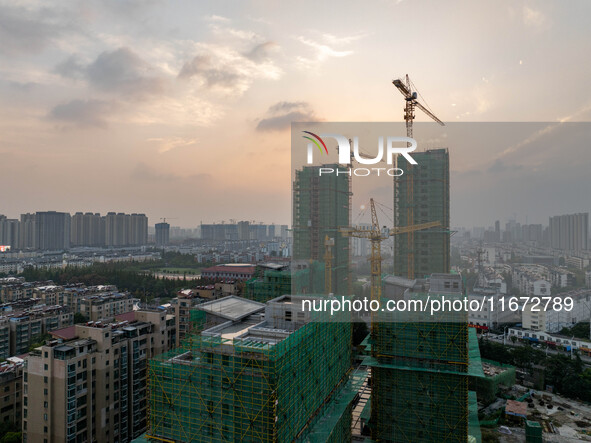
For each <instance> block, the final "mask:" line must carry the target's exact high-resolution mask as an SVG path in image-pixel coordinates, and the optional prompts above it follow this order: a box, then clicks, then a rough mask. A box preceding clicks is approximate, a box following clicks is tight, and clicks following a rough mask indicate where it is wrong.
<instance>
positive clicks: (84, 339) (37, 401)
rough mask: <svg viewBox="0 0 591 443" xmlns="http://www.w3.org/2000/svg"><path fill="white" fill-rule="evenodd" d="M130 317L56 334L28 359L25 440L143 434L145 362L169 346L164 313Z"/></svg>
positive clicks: (117, 438)
mask: <svg viewBox="0 0 591 443" xmlns="http://www.w3.org/2000/svg"><path fill="white" fill-rule="evenodd" d="M128 314H129V315H133V319H132V320H131V321H128V320H124V321H119V322H116V323H101V322H96V323H89V324H87V325H74V326H72V327H69V328H66V329H62V330H59V331H55V332H54V334H53V335H54V336H55V337H56V340H53V341H51V342H48V343H47V344H46V345H44V346H41V347H39V348H37V349H36V350H35V351H34V352H32V353H31V354H30V355H29V356H28V357H27V366H26V369H25V375H24V399H23V402H24V406H23V415H22V417H23V425H22V429H23V442H58V441H59V442H68V443H73V442H87V441H88V442H112V443H115V442H127V441H130V440H132V439H134V438H137V437H138V436H140V435H141V434H142V433H144V432H145V430H146V417H147V400H146V396H147V392H146V386H147V384H146V376H147V371H146V368H147V361H148V359H149V358H152V357H153V356H155V355H157V354H158V353H161V352H165V351H168V349H169V344H170V342H169V341H167V338H166V337H167V336H168V329H167V328H168V325H170V324H171V322H168V323H167V318H166V313H165V311H164V310H161V311H149V312H144V313H141V312H132V313H128ZM148 319H149V321H146V320H148ZM152 321H155V322H156V323H152ZM172 335H174V334H172ZM58 339H59V340H58Z"/></svg>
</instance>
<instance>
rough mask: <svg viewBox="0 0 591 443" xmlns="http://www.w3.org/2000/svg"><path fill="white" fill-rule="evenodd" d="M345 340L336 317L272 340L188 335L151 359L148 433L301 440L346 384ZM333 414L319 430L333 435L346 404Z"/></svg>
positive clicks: (346, 422)
mask: <svg viewBox="0 0 591 443" xmlns="http://www.w3.org/2000/svg"><path fill="white" fill-rule="evenodd" d="M350 339H351V325H350V323H338V322H334V323H318V322H311V323H308V324H306V325H305V326H302V327H301V328H299V329H297V330H296V331H294V332H292V333H291V334H289V335H288V336H287V337H286V338H285V339H283V340H280V341H277V342H276V343H264V342H261V341H256V340H249V339H246V338H244V339H237V338H233V339H224V338H221V337H219V336H209V335H203V334H201V335H192V336H190V337H189V338H188V339H186V340H185V341H184V342H183V344H182V347H181V348H179V349H177V350H175V351H171V352H169V353H167V354H163V355H161V356H159V357H157V358H155V359H153V360H151V361H150V364H149V369H148V373H149V381H148V386H149V411H150V412H149V414H150V415H149V431H148V434H147V435H148V437H150V438H151V439H153V440H163V441H175V442H177V441H180V442H212V441H213V442H226V441H232V442H287V441H303V439H304V438H305V436H306V435H307V433H309V432H310V431H311V430H312V429H313V428H314V425H315V424H317V420H318V419H319V418H320V417H323V416H326V414H327V412H329V408H331V407H333V408H334V407H335V401H336V400H337V399H338V398H340V397H339V396H338V395H337V394H339V393H341V390H342V389H343V387H345V385H346V382H347V379H348V372H349V370H350V366H351V346H350ZM341 394H342V393H341ZM333 416H335V417H337V416H338V419H337V420H332V421H328V422H327V426H328V424H330V426H332V427H331V428H330V429H328V428H326V429H325V431H327V432H328V435H332V434H333V432H334V433H335V434H334V435H335V437H334V438H335V440H334V441H338V437H337V436H340V435H342V432H345V431H344V429H346V428H347V426H348V427H349V428H350V413H349V412H347V407H345V408H344V409H343V411H342V414H340V415H339V414H336V415H335V414H333ZM319 429H321V428H316V432H318V430H319ZM339 429H340V430H339ZM311 441H313V440H311Z"/></svg>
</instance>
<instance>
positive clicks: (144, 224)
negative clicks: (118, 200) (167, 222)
mask: <svg viewBox="0 0 591 443" xmlns="http://www.w3.org/2000/svg"><path fill="white" fill-rule="evenodd" d="M128 241H129V244H130V245H132V246H141V245H145V244H146V243H148V217H146V214H135V213H134V214H131V217H130V232H129V239H128Z"/></svg>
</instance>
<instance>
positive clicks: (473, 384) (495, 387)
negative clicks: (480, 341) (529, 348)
mask: <svg viewBox="0 0 591 443" xmlns="http://www.w3.org/2000/svg"><path fill="white" fill-rule="evenodd" d="M482 366H483V371H482V374H481V375H480V374H479V375H477V376H473V377H470V389H471V390H472V391H475V392H476V394H477V395H478V400H479V401H481V402H482V403H484V404H489V403H492V402H493V401H494V400H495V399H496V397H497V394H498V393H499V388H500V387H501V386H505V387H511V386H513V385H514V384H515V366H511V365H507V364H503V363H499V362H496V361H492V360H486V359H482Z"/></svg>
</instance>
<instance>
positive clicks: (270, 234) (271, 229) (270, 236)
mask: <svg viewBox="0 0 591 443" xmlns="http://www.w3.org/2000/svg"><path fill="white" fill-rule="evenodd" d="M275 235H276V234H275V225H274V224H272V225H269V226H267V238H268V239H269V240H273V239H274V238H275Z"/></svg>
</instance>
